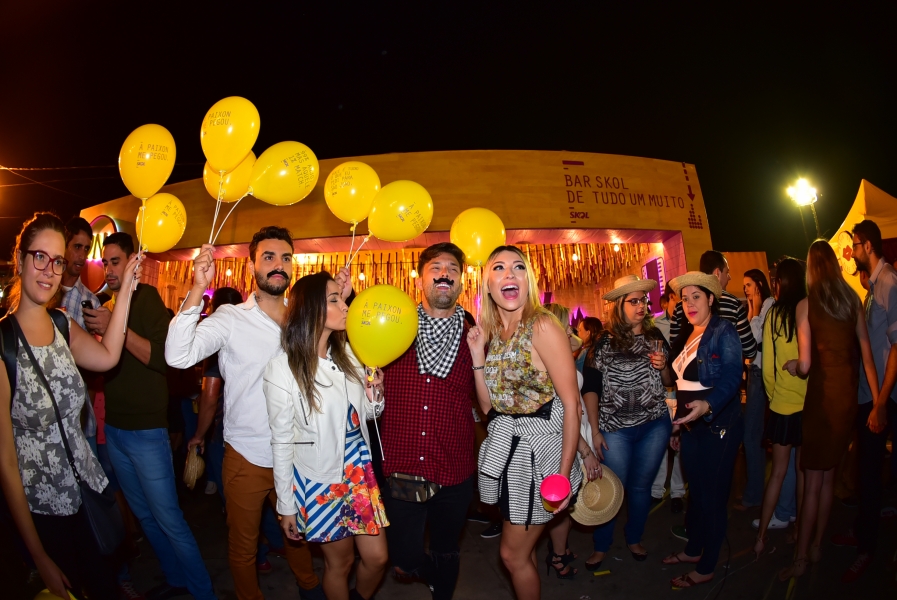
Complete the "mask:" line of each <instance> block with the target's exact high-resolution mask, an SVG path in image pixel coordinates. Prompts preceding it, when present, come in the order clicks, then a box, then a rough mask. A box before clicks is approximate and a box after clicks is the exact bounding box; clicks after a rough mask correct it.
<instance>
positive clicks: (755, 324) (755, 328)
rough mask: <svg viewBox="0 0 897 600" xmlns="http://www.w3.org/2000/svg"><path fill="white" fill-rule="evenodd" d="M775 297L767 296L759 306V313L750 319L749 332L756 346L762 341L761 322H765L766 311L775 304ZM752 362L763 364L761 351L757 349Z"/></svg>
mask: <svg viewBox="0 0 897 600" xmlns="http://www.w3.org/2000/svg"><path fill="white" fill-rule="evenodd" d="M775 303H776V301H775V298H772V297H770V298H767V299H766V300H764V301H763V304H762V305H761V306H760V314H759V315H756V316H755V317H753V318H752V319H751V333H753V334H754V340H755V341H756V342H757V348H760V344H762V343H763V324H764V323H766V313H768V312H769V309H770V308H772V305H773V304H775ZM754 364H755V365H757V366H758V367H759V366H760V365H762V364H763V352H761V351H760V350H757V356H756V357H755V358H754Z"/></svg>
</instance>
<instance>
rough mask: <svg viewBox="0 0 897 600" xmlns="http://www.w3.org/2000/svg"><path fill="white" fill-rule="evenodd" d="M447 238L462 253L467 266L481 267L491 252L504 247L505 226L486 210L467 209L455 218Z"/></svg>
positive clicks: (496, 216) (492, 213)
mask: <svg viewBox="0 0 897 600" xmlns="http://www.w3.org/2000/svg"><path fill="white" fill-rule="evenodd" d="M449 237H450V239H451V240H452V243H453V244H454V245H456V246H458V247H459V248H461V250H463V251H464V255H465V257H466V262H467V264H469V265H476V266H478V267H481V266H483V265H484V264H486V260H487V259H488V258H489V255H490V254H491V253H492V251H493V250H495V249H496V248H498V247H499V246H504V245H505V241H506V236H505V224H504V223H502V222H501V219H499V218H498V215H497V214H495V213H494V212H492V211H491V210H489V209H488V208H468V209H467V210H465V211H464V212H462V213H461V214H460V215H458V216H457V217H455V221H454V223H452V229H451V233H450V234H449Z"/></svg>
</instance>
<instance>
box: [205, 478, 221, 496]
mask: <svg viewBox="0 0 897 600" xmlns="http://www.w3.org/2000/svg"><path fill="white" fill-rule="evenodd" d="M217 492H218V485H217V484H216V483H215V482H214V481H207V482H206V496H211V495H212V494H215V493H217Z"/></svg>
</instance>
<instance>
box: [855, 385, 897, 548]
mask: <svg viewBox="0 0 897 600" xmlns="http://www.w3.org/2000/svg"><path fill="white" fill-rule="evenodd" d="M871 412H872V402H867V403H866V404H860V407H859V410H857V420H856V427H857V459H858V462H859V468H858V471H859V473H858V475H859V480H860V482H859V483H860V506H859V511H858V512H857V518H856V523H855V525H854V530H855V533H856V536H857V552H859V553H861V554H862V553H869V554H875V550H876V549H877V547H878V525H879V521H880V520H881V495H882V473H881V471H882V468H883V467H884V460H885V454H887V447H886V444H887V441H888V430H891V431H893V432H894V438H895V440H897V403H895V402H894V401H893V400H888V426H887V427H885V430H884V431H882V432H881V433H872V432H871V431H870V430H869V428H868V427H866V421H867V420H868V419H869V414H870V413H871ZM891 460H892V461H893V460H895V458H894V457H893V455H892V456H891ZM892 466H893V465H892Z"/></svg>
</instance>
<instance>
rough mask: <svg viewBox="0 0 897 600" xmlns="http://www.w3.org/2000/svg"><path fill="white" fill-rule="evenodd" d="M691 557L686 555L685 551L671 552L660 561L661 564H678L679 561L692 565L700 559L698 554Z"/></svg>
mask: <svg viewBox="0 0 897 600" xmlns="http://www.w3.org/2000/svg"><path fill="white" fill-rule="evenodd" d="M680 556H684V557H685V558H679V557H680ZM686 559H688V560H686ZM691 559H692V557H691V556H689V555H687V554H686V553H685V552H673V553H672V554H670V555H669V556H667V557H666V558H664V559H663V561H661V562H663V564H665V565H678V564H680V563H683V564H689V565H694V564H697V563H699V562H700V561H701V557H700V556H698V557H696V558H694V560H691Z"/></svg>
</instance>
